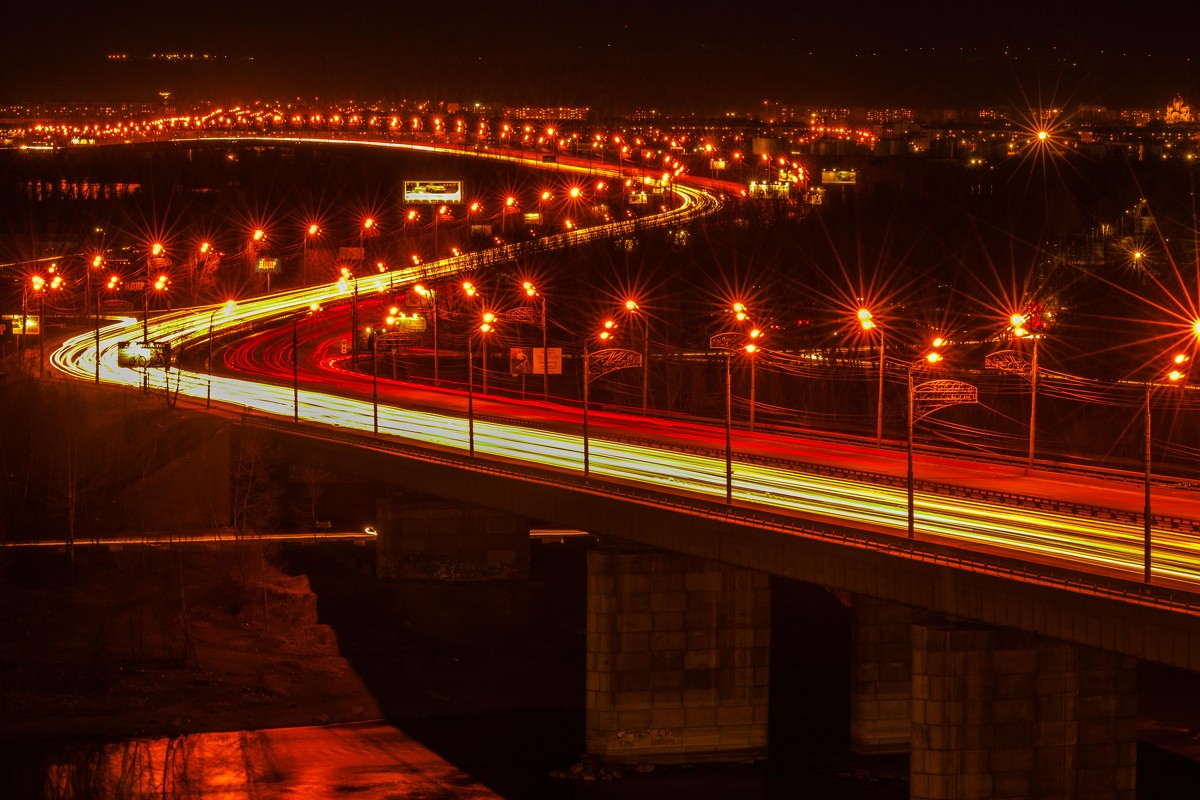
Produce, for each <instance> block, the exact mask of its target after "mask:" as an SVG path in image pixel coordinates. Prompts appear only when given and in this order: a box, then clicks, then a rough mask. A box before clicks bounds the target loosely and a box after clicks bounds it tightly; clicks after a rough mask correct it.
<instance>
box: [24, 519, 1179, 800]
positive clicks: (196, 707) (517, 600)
mask: <svg viewBox="0 0 1200 800" xmlns="http://www.w3.org/2000/svg"><path fill="white" fill-rule="evenodd" d="M587 546H588V544H587V543H586V542H584V541H575V542H567V543H562V544H551V543H547V544H534V545H533V550H532V577H531V579H530V580H529V581H526V582H521V583H512V584H503V583H480V584H469V585H446V584H432V583H419V584H411V583H410V584H385V583H380V582H377V581H375V580H374V578H373V577H372V574H373V573H372V559H373V554H372V552H371V551H370V549H369V548H365V547H355V546H353V545H344V544H343V545H320V546H315V545H314V546H308V547H300V546H296V547H289V549H287V550H284V551H278V550H275V549H273V548H269V547H267V548H264V547H261V546H260V545H257V544H243V545H239V546H231V547H225V548H222V549H217V550H195V551H191V552H171V551H136V550H127V551H124V552H120V553H109V552H107V551H100V550H93V551H81V552H80V553H79V557H78V558H77V560H76V566H75V570H74V575H73V577H72V576H70V575H69V574H68V572H67V571H66V569H65V568H64V567H65V556H64V555H62V554H59V553H42V554H37V555H31V554H25V553H15V552H14V551H11V550H10V551H0V557H2V558H0V744H2V745H3V747H0V797H4V798H9V797H12V798H23V797H29V798H38V797H54V798H59V797H64V798H65V797H98V796H103V795H100V794H97V793H92V794H88V793H87V792H86V791H83V790H73V791H71V792H63V791H62V790H61V788H59V789H56V790H55V791H53V792H51V791H48V790H47V789H46V784H45V781H44V773H45V765H46V764H48V763H51V762H58V763H61V762H62V761H63V760H64V758H66V759H68V760H69V759H71V758H74V759H77V760H86V758H87V757H88V756H87V754H88V753H94V752H95V750H96V749H97V748H98V747H99V746H100V745H101V744H103V743H104V742H108V741H112V740H118V739H128V738H131V737H176V736H178V735H180V734H187V733H195V732H202V731H241V730H255V729H265V728H289V727H298V726H306V725H326V724H329V723H347V722H362V721H366V720H373V719H380V718H382V719H385V720H386V721H387V722H389V723H391V724H392V725H394V726H395V727H396V728H398V729H399V730H401V731H402V732H403V733H404V734H406V735H407V736H409V737H412V738H413V739H415V740H416V741H417V742H419V743H420V744H422V745H424V746H425V747H426V748H428V749H429V750H431V751H432V752H433V753H435V754H436V755H437V756H439V757H440V758H441V759H443V760H444V761H445V762H448V763H449V764H450V765H452V766H453V767H455V768H457V770H459V771H461V772H462V773H465V774H466V775H467V776H469V777H470V778H471V779H472V781H473V782H474V783H476V784H482V785H483V786H486V787H487V788H488V789H490V790H491V791H493V792H495V793H496V794H498V795H500V796H503V797H508V798H547V799H548V800H556V799H558V798H562V799H563V800H572V799H574V798H580V799H589V800H590V799H592V798H595V799H597V800H602V799H603V798H633V799H640V798H651V797H655V798H661V797H688V798H691V799H692V800H709V799H710V798H711V799H713V800H715V798H728V799H729V800H750V799H751V798H754V799H755V800H757V799H758V798H784V797H787V798H794V797H821V798H863V799H864V800H883V799H884V798H887V799H888V800H891V798H897V799H898V798H905V797H907V794H908V784H907V780H906V773H907V758H906V757H898V758H894V757H889V758H859V757H856V756H854V755H852V754H851V753H849V751H848V748H847V742H848V737H849V731H848V727H847V726H848V722H847V714H846V705H847V700H846V698H847V692H848V682H847V675H848V658H849V640H848V630H849V627H848V624H847V617H846V612H845V609H844V608H843V607H842V606H841V604H840V603H838V601H837V600H836V598H834V597H833V596H832V595H831V594H829V593H827V592H824V591H823V590H820V589H815V588H812V587H805V586H802V585H799V584H795V583H791V582H786V581H778V582H777V585H776V588H775V590H774V594H775V596H774V598H773V600H774V605H773V614H774V622H773V625H774V633H775V642H776V646H775V648H774V650H775V652H774V655H773V658H774V661H773V664H772V670H773V686H772V690H773V691H772V708H771V717H772V728H771V731H770V736H771V745H772V757H771V759H770V760H769V761H768V762H766V763H760V764H746V765H728V766H713V765H696V766H693V767H673V768H659V769H657V770H654V771H653V772H650V773H636V772H631V773H628V774H626V775H625V776H624V777H622V778H619V779H616V780H611V781H584V780H563V779H559V778H551V777H550V773H551V772H553V771H560V770H568V771H569V770H570V768H571V766H572V765H575V764H578V763H580V751H581V749H582V742H583V722H584V714H583V708H582V700H583V689H582V687H583V639H584V626H585V616H584V612H585V596H584V580H583V578H584V567H585V562H584V558H585V548H586V547H587ZM1194 684H1195V681H1194V680H1192V677H1191V676H1183V675H1178V674H1174V673H1170V672H1166V671H1160V670H1155V671H1153V672H1151V671H1149V670H1147V674H1146V675H1145V676H1144V678H1143V686H1144V687H1153V689H1154V696H1153V699H1152V700H1151V702H1148V703H1145V705H1146V706H1147V707H1148V708H1150V709H1154V708H1156V707H1162V708H1169V709H1176V710H1178V709H1179V707H1180V703H1179V702H1178V700H1179V698H1181V697H1183V696H1184V695H1185V694H1192V693H1191V692H1190V687H1192V686H1193V685H1194ZM1146 694H1147V695H1148V696H1149V695H1150V692H1149V691H1147V692H1146ZM1164 719H1165V716H1164ZM1196 727H1197V728H1200V717H1197V726H1196ZM1143 728H1144V729H1145V730H1146V731H1148V732H1149V733H1150V734H1151V736H1150V737H1149V738H1151V739H1158V740H1162V739H1163V738H1164V735H1163V734H1164V732H1165V731H1166V732H1172V733H1173V735H1174V739H1175V741H1185V742H1186V741H1187V739H1188V738H1189V736H1192V734H1194V733H1195V731H1192V730H1190V729H1185V728H1186V724H1185V723H1181V722H1180V721H1179V718H1175V719H1172V720H1170V721H1169V722H1162V721H1160V720H1157V719H1149V718H1148V719H1146V720H1144V723H1143ZM1192 738H1193V739H1194V738H1195V737H1194V736H1193V737H1192ZM172 741H174V740H172ZM1138 781H1139V794H1138V796H1139V797H1140V798H1181V797H1192V796H1195V791H1196V787H1197V786H1200V768H1198V766H1197V763H1196V762H1193V761H1190V760H1188V759H1185V758H1181V757H1179V756H1177V755H1174V754H1172V753H1169V752H1167V751H1165V750H1163V749H1160V748H1157V747H1151V746H1149V745H1146V746H1143V747H1141V748H1140V750H1139V775H1138ZM328 789H329V793H328V794H324V793H321V792H320V790H318V793H317V794H311V795H304V796H313V797H324V796H334V790H335V787H328ZM462 791H463V792H464V793H463V794H462V795H461V796H462V797H466V796H470V795H469V793H468V789H467V788H464V789H463V790H462ZM123 796H127V797H128V796H130V795H123ZM167 796H177V795H167ZM189 796H193V795H189ZM452 796H453V797H458V796H459V795H452Z"/></svg>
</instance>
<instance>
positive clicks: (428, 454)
mask: <svg viewBox="0 0 1200 800" xmlns="http://www.w3.org/2000/svg"><path fill="white" fill-rule="evenodd" d="M242 423H243V424H245V425H247V426H250V427H255V428H261V429H264V430H272V431H276V432H279V433H284V434H287V435H291V436H301V437H304V438H308V439H314V440H318V441H324V442H329V443H335V444H341V445H346V446H351V447H357V448H362V449H368V450H374V451H384V452H390V453H394V454H396V455H397V456H402V457H405V458H411V459H416V460H420V461H425V462H427V463H435V464H440V465H443V466H451V467H454V468H456V469H461V470H465V471H470V472H476V473H480V474H487V475H493V476H496V477H504V478H510V479H513V480H522V481H531V482H536V483H540V484H543V485H552V486H557V487H560V488H564V489H569V490H572V491H578V492H585V493H587V494H591V495H598V496H602V497H611V498H613V499H620V500H623V501H629V502H636V503H645V504H648V505H653V506H654V507H657V508H665V509H669V510H673V511H677V512H678V513H681V514H685V515H687V516H693V517H702V518H705V519H710V520H715V521H720V522H727V523H729V524H733V525H737V526H740V527H751V528H755V529H759V530H770V531H775V532H779V533H786V534H789V535H795V536H801V537H804V538H808V539H812V540H814V541H824V542H828V543H833V544H838V545H841V546H845V547H853V548H855V549H862V550H871V551H874V552H879V553H884V554H887V555H892V556H895V557H898V558H904V559H907V560H913V561H921V562H925V563H929V564H937V565H941V566H947V567H951V568H954V569H958V570H962V571H965V572H971V573H975V574H980V575H989V576H993V577H1000V578H1006V579H1010V580H1019V581H1021V582H1023V583H1030V584H1036V585H1040V586H1046V587H1049V588H1057V589H1061V590H1064V591H1070V592H1075V593H1082V594H1088V595H1091V596H1095V597H1101V598H1107V599H1111V600H1117V601H1120V602H1124V603H1131V604H1135V605H1141V606H1147V607H1151V608H1157V609H1163V610H1169V611H1173V612H1178V613H1184V614H1188V615H1194V616H1200V595H1198V594H1196V593H1193V592H1187V591H1182V590H1177V589H1173V588H1170V587H1165V586H1160V585H1147V584H1144V583H1140V582H1137V581H1134V580H1122V579H1119V578H1108V579H1106V578H1103V577H1098V576H1096V575H1093V574H1090V573H1086V572H1079V571H1076V570H1070V569H1064V568H1056V567H1051V566H1048V565H1043V564H1038V563H1029V562H1024V561H1017V560H1015V559H1009V558H1005V557H1003V556H991V557H990V558H989V559H987V560H984V559H982V558H980V557H978V556H977V555H975V554H968V553H965V552H963V551H960V550H957V549H953V548H950V547H946V546H939V545H935V544H932V543H928V542H922V541H920V540H916V541H911V540H907V539H897V538H895V537H891V536H887V535H885V534H872V533H868V532H865V531H853V532H852V531H849V530H847V529H844V528H838V527H836V526H832V525H822V524H818V523H811V522H807V521H806V522H803V523H802V522H799V521H798V520H797V519H796V518H793V517H788V516H785V515H782V514H779V513H776V512H771V511H769V510H766V509H752V508H746V507H740V506H731V505H725V504H721V503H716V502H712V501H709V500H706V499H702V498H698V497H696V498H693V497H684V496H682V495H673V494H668V493H665V492H657V491H654V490H652V489H649V488H646V487H642V486H632V485H629V484H623V483H619V482H615V481H609V480H601V479H597V478H595V477H594V476H593V477H592V478H591V479H590V480H584V479H583V478H582V476H574V475H569V474H564V473H559V472H555V471H553V470H547V469H539V468H535V467H530V466H527V465H521V466H517V465H511V464H500V463H496V462H486V461H480V460H477V459H472V458H470V457H468V456H466V455H461V456H460V455H456V454H447V453H444V452H439V451H435V450H429V449H424V448H421V447H418V446H416V445H413V444H408V443H403V442H398V441H394V440H389V439H382V438H375V437H372V436H369V435H365V434H358V433H354V432H352V431H348V430H344V429H333V428H329V427H325V426H318V425H312V424H308V423H301V424H299V425H297V424H295V423H287V422H283V421H279V420H275V419H271V418H268V417H263V416H258V415H255V414H253V413H249V412H248V413H245V414H243V415H242Z"/></svg>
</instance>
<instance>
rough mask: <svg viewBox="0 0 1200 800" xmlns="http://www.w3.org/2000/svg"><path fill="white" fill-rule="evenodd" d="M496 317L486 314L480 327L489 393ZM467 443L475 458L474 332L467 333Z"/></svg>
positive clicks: (484, 388) (484, 375)
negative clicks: (491, 339) (490, 351)
mask: <svg viewBox="0 0 1200 800" xmlns="http://www.w3.org/2000/svg"><path fill="white" fill-rule="evenodd" d="M489 317H490V319H489ZM493 320H495V315H493V314H491V313H487V314H484V316H483V322H482V323H480V325H479V338H480V339H481V340H482V344H483V352H484V357H483V381H484V384H483V391H484V393H485V394H486V393H487V340H488V334H489V333H491V332H492V330H493V327H492V321H493ZM467 442H468V452H469V453H470V455H471V457H472V458H474V457H475V353H474V346H473V331H470V330H468V331H467Z"/></svg>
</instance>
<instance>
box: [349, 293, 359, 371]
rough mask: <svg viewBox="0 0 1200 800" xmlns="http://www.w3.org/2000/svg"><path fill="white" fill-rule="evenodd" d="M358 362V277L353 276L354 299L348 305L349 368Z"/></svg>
mask: <svg viewBox="0 0 1200 800" xmlns="http://www.w3.org/2000/svg"><path fill="white" fill-rule="evenodd" d="M357 364H358V278H357V277H355V278H354V299H353V301H352V305H351V307H350V369H354V368H355V366H356V365H357Z"/></svg>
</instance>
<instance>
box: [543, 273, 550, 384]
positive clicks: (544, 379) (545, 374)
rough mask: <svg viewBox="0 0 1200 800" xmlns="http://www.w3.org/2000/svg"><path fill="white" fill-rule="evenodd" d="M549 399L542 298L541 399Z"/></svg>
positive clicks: (547, 351) (548, 372) (547, 358)
mask: <svg viewBox="0 0 1200 800" xmlns="http://www.w3.org/2000/svg"><path fill="white" fill-rule="evenodd" d="M549 397H550V348H549V347H548V346H547V338H546V297H545V295H543V296H542V399H543V400H547V399H549Z"/></svg>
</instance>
